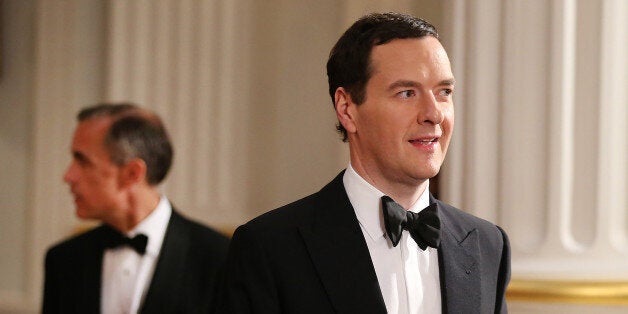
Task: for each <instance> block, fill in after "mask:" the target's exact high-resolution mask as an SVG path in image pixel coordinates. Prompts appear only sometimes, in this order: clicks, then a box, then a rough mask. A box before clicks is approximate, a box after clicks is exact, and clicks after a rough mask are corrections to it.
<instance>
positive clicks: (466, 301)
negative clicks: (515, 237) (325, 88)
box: [219, 13, 510, 314]
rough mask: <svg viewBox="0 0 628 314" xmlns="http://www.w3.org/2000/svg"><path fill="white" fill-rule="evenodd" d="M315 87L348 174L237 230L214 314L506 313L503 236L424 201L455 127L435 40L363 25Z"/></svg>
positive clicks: (404, 23) (383, 23)
mask: <svg viewBox="0 0 628 314" xmlns="http://www.w3.org/2000/svg"><path fill="white" fill-rule="evenodd" d="M327 74H328V78H329V92H330V95H331V97H332V101H333V104H334V108H335V111H336V116H337V118H338V121H339V124H338V126H337V128H338V130H339V131H340V132H341V134H342V135H343V137H344V140H345V141H348V142H349V151H350V164H349V166H348V167H347V169H346V170H345V171H343V172H341V173H340V174H339V175H338V176H337V177H336V178H335V179H333V180H332V181H331V182H330V183H329V184H328V185H327V186H325V187H323V189H322V190H320V191H319V192H317V193H314V194H312V195H310V196H308V197H305V198H303V199H301V200H298V201H296V202H294V203H291V204H288V205H285V206H283V207H281V208H278V209H276V210H273V211H270V212H268V213H266V214H264V215H261V216H260V217H257V218H255V219H253V220H251V221H250V222H248V223H246V224H244V225H242V226H240V227H239V228H238V229H237V230H236V231H235V233H234V236H233V238H232V242H231V246H230V249H229V256H228V258H227V271H226V273H225V276H226V278H225V279H226V280H225V284H224V290H223V292H224V296H223V297H222V298H221V299H220V302H221V306H220V307H219V309H220V312H221V313H387V312H388V313H456V314H460V313H465V314H466V313H505V312H507V309H506V303H505V298H504V295H505V291H506V286H507V284H508V281H509V278H510V255H509V243H508V238H507V236H506V234H505V233H504V232H503V231H502V230H501V229H500V228H499V227H497V226H495V225H494V224H492V223H490V222H488V221H485V220H482V219H480V218H477V217H474V216H472V215H470V214H468V213H465V212H463V211H460V210H458V209H456V208H454V207H452V206H450V205H447V204H445V203H443V202H441V201H439V200H437V199H435V198H434V197H433V196H432V195H430V193H429V191H428V186H429V179H430V178H432V177H434V176H435V175H436V174H437V173H438V171H439V170H440V166H441V164H442V162H443V159H444V157H445V153H446V151H447V147H448V145H449V141H450V139H451V134H452V131H453V125H454V107H453V101H452V93H453V90H454V77H453V74H452V71H451V68H450V63H449V59H448V57H447V54H446V52H445V50H444V49H443V47H442V45H441V43H440V42H439V40H438V35H437V32H436V29H435V28H434V27H433V26H432V25H430V24H429V23H427V22H425V21H423V20H421V19H418V18H415V17H411V16H407V15H402V14H397V13H387V14H370V15H367V16H365V17H363V18H361V19H360V20H358V21H357V22H356V23H354V24H353V25H352V26H351V27H350V28H349V29H348V30H347V31H346V32H345V33H344V35H342V37H341V38H340V39H339V40H338V42H337V43H336V45H335V46H334V48H333V49H332V51H331V54H330V57H329V61H328V63H327ZM428 205H429V206H428ZM425 207H427V208H425ZM423 208H425V209H423Z"/></svg>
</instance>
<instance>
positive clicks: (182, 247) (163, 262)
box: [140, 209, 190, 313]
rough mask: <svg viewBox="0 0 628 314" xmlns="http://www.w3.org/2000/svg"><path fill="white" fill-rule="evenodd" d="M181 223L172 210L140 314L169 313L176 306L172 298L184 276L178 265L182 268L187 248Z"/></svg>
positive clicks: (184, 230)
mask: <svg viewBox="0 0 628 314" xmlns="http://www.w3.org/2000/svg"><path fill="white" fill-rule="evenodd" d="M181 224H182V218H181V216H179V214H177V213H176V212H175V210H174V209H173V211H172V216H171V217H170V221H169V222H168V228H167V230H166V235H165V237H164V243H163V244H162V247H161V253H160V254H159V258H158V260H157V265H156V266H155V272H154V276H153V279H152V280H151V282H150V287H149V289H148V292H147V293H146V298H145V300H144V303H143V305H142V308H141V310H140V312H141V313H169V312H173V310H171V309H174V308H176V306H177V304H176V303H177V302H174V301H173V298H174V297H175V296H176V295H178V293H177V291H181V289H179V288H178V285H180V284H181V283H182V282H183V280H182V279H183V275H184V273H185V272H184V271H183V270H182V269H181V265H186V260H185V259H186V257H187V255H188V254H187V252H188V250H189V245H190V243H189V241H186V238H187V232H186V229H185V228H182V227H181Z"/></svg>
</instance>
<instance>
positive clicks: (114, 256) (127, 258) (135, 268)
mask: <svg viewBox="0 0 628 314" xmlns="http://www.w3.org/2000/svg"><path fill="white" fill-rule="evenodd" d="M171 214H172V206H171V205H170V202H169V201H168V199H167V198H166V197H165V196H162V197H161V199H160V200H159V204H158V205H157V208H156V209H155V210H154V211H153V212H152V213H151V214H150V215H148V217H146V218H145V219H144V220H143V221H142V222H140V224H138V225H137V226H136V227H135V229H133V230H131V231H130V232H129V233H127V234H126V236H128V237H133V236H135V235H136V234H138V233H143V234H145V235H146V236H148V244H147V245H146V253H145V254H144V255H139V254H138V253H137V252H136V251H135V250H133V249H132V248H130V247H128V246H120V247H117V248H114V249H106V250H105V252H104V254H103V267H102V290H101V302H100V309H101V312H102V313H103V314H114V313H115V314H121V313H125V314H126V313H129V314H131V313H137V311H138V310H139V308H140V305H141V304H142V302H143V301H144V298H145V296H146V292H148V287H149V285H150V282H151V279H152V277H153V273H154V272H155V264H156V263H157V257H158V256H159V252H160V251H161V244H162V243H163V240H164V235H165V233H166V228H167V227H168V221H170V215H171Z"/></svg>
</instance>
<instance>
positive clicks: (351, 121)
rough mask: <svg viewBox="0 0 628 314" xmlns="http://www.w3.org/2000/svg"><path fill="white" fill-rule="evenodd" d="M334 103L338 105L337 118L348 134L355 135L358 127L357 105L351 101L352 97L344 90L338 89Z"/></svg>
mask: <svg viewBox="0 0 628 314" xmlns="http://www.w3.org/2000/svg"><path fill="white" fill-rule="evenodd" d="M334 103H335V104H336V117H337V118H338V121H339V122H340V124H342V126H343V127H344V128H345V130H347V133H355V132H356V131H357V126H356V114H355V108H356V106H357V105H356V104H355V103H354V102H353V101H352V100H351V95H350V94H349V93H348V92H347V91H346V90H345V89H344V88H343V87H338V89H336V93H335V94H334Z"/></svg>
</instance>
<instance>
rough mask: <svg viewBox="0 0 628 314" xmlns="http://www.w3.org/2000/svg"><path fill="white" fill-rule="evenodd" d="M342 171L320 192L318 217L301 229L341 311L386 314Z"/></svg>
mask: <svg viewBox="0 0 628 314" xmlns="http://www.w3.org/2000/svg"><path fill="white" fill-rule="evenodd" d="M343 174H344V172H341V173H340V174H339V175H338V176H337V177H336V178H335V179H334V180H333V181H332V182H331V183H330V184H328V185H327V186H325V187H324V188H323V189H322V190H321V191H320V192H319V193H318V202H317V204H316V205H315V206H317V211H318V216H317V217H316V218H315V221H314V222H313V223H312V224H311V225H309V226H306V227H302V228H300V229H299V231H300V233H301V236H302V237H303V240H304V242H305V245H306V247H307V250H308V252H309V254H310V257H311V259H312V262H313V263H314V266H315V267H316V270H317V272H318V274H319V276H320V279H321V282H322V283H323V286H324V287H325V290H326V292H327V295H328V296H329V299H330V300H331V303H332V304H333V306H334V308H335V310H336V312H338V313H386V306H385V304H384V299H383V297H382V294H381V291H380V289H379V283H378V281H377V275H376V274H375V269H374V268H373V263H372V261H371V256H370V254H369V251H368V248H367V246H366V242H365V240H364V236H363V234H362V231H361V229H360V226H359V222H358V220H357V217H356V216H355V212H354V210H353V207H352V206H351V203H350V202H349V198H348V197H347V194H346V192H345V189H344V185H343V183H342V176H343Z"/></svg>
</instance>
